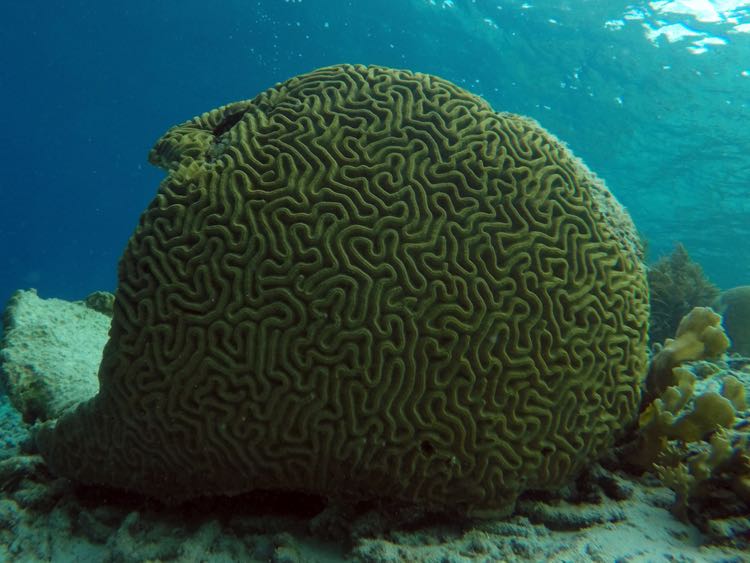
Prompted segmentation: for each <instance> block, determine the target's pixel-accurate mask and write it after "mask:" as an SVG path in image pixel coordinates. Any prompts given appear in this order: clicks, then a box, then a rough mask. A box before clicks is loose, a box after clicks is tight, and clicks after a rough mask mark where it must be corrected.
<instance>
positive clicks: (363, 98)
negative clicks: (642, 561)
mask: <svg viewBox="0 0 750 563" xmlns="http://www.w3.org/2000/svg"><path fill="white" fill-rule="evenodd" d="M150 159H151V162H153V163H155V164H157V165H159V166H161V167H163V168H164V169H165V170H166V171H167V172H168V175H167V177H166V179H165V180H164V181H163V183H162V184H161V186H160V188H159V191H158V194H157V196H156V197H155V198H154V200H153V201H152V203H151V204H150V205H149V207H148V208H147V209H146V211H145V212H144V213H143V215H142V217H141V220H140V223H139V225H138V227H137V228H136V230H135V233H134V234H133V236H132V238H131V240H130V242H129V244H128V246H127V248H126V249H125V252H124V254H123V256H122V259H121V262H120V267H119V286H118V288H117V293H116V299H115V304H114V318H113V322H112V329H111V332H110V340H109V342H108V344H107V346H106V348H105V352H104V358H103V361H102V364H101V366H100V371H99V378H100V382H101V388H100V391H99V394H98V395H97V396H96V397H95V398H94V399H92V400H90V401H89V402H86V403H84V404H82V405H80V406H79V407H78V408H77V410H75V411H73V412H71V413H69V414H67V415H65V416H63V417H62V418H61V419H59V420H58V421H57V423H56V424H55V423H54V422H47V423H45V425H43V426H42V428H41V430H40V431H39V433H38V435H37V443H38V446H39V448H40V450H41V452H42V453H43V455H44V457H45V458H46V460H47V461H48V463H49V465H50V467H51V468H52V469H53V470H54V471H55V472H57V473H59V474H62V475H66V476H69V477H72V478H74V479H77V480H79V481H83V482H90V483H99V484H105V485H111V486H115V487H119V488H124V489H128V490H133V491H140V492H143V493H146V494H149V495H153V496H157V497H161V498H170V499H184V498H187V497H193V496H197V495H206V494H235V493H240V492H243V491H248V490H253V489H284V490H291V491H306V492H312V493H317V494H323V495H327V496H329V497H339V498H343V499H369V498H374V497H379V498H384V499H389V500H392V501H399V502H408V503H417V504H418V505H420V506H422V507H434V508H441V507H446V506H450V507H453V509H454V510H455V509H463V510H467V511H474V512H476V513H480V512H492V513H507V512H508V511H509V510H511V509H512V507H513V503H514V500H515V499H516V497H517V495H518V494H519V493H520V492H521V491H523V490H526V489H549V488H555V487H558V486H559V485H560V484H562V483H564V482H566V481H567V480H569V479H570V478H571V477H572V476H574V475H575V474H576V473H577V472H578V471H579V470H580V469H581V468H582V467H584V465H586V464H587V463H589V462H591V461H592V460H593V459H594V458H595V457H596V456H598V455H599V454H600V453H601V452H602V451H603V450H606V448H607V447H608V446H610V445H611V444H612V442H613V440H614V439H615V437H616V435H617V434H618V433H620V431H621V429H623V427H624V426H626V425H628V424H630V423H631V422H633V420H634V419H635V417H636V416H637V412H638V402H639V382H640V380H641V378H642V377H643V375H644V373H645V370H646V331H647V320H648V292H647V289H646V276H645V270H644V267H643V264H642V256H641V250H640V247H639V243H638V242H637V237H636V235H635V230H634V229H633V226H632V224H631V222H630V219H629V218H628V217H627V215H626V214H625V212H624V210H623V209H622V208H621V207H620V205H619V204H618V203H617V202H616V201H615V200H614V198H613V197H612V196H611V195H610V193H609V192H608V191H607V189H606V187H605V186H604V184H603V183H602V182H601V181H600V180H598V179H597V178H596V177H595V176H594V175H593V174H592V173H591V172H590V171H589V170H588V169H587V168H586V167H585V166H584V165H583V163H582V162H580V161H579V160H577V159H576V158H575V157H573V156H572V155H571V153H570V152H569V151H568V150H567V149H566V147H565V146H564V145H563V144H562V143H561V142H559V141H558V140H556V139H555V138H554V137H553V136H552V135H550V134H549V133H547V132H546V131H545V130H544V129H542V128H541V127H540V126H539V125H538V124H536V123H535V122H533V121H531V120H529V119H526V118H523V117H520V116H517V115H512V114H507V113H496V112H494V111H493V110H492V108H490V107H489V106H488V104H487V103H486V102H485V101H483V100H482V99H480V98H478V97H476V96H474V95H472V94H470V93H468V92H466V91H464V90H462V89H461V88H458V87H457V86H455V85H453V84H451V83H450V82H447V81H445V80H442V79H440V78H437V77H435V76H429V75H424V74H415V73H411V72H406V71H399V70H392V69H387V68H381V67H365V66H348V65H344V66H336V67H330V68H323V69H320V70H317V71H314V72H311V73H309V74H305V75H301V76H298V77H295V78H292V79H290V80H288V81H287V82H284V83H282V84H278V85H276V86H275V87H273V88H271V89H269V90H267V91H265V92H263V93H261V94H260V95H258V96H257V97H256V98H254V99H252V100H249V101H242V102H238V103H234V104H230V105H228V106H224V107H221V108H219V109H215V110H213V111H210V112H208V113H205V114H203V115H201V116H200V117H196V118H195V119H192V120H191V121H188V122H186V123H183V124H181V125H178V126H176V127H174V128H172V129H171V130H169V131H168V132H167V133H166V134H165V135H164V136H163V137H162V138H161V139H160V140H159V141H158V142H157V143H156V146H155V147H154V149H153V150H152V152H151V155H150Z"/></svg>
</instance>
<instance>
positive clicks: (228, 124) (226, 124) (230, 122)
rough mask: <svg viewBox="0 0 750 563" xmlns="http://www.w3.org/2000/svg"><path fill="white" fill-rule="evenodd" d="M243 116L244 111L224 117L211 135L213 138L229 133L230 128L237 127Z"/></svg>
mask: <svg viewBox="0 0 750 563" xmlns="http://www.w3.org/2000/svg"><path fill="white" fill-rule="evenodd" d="M244 115H245V112H244V111H240V112H237V113H235V114H232V115H228V116H226V117H225V118H224V119H223V120H222V121H221V123H219V124H218V125H217V126H216V127H214V129H213V131H212V133H213V134H214V136H215V137H221V136H222V135H223V134H224V133H226V132H227V131H229V130H230V129H231V128H232V127H234V126H235V125H237V123H239V121H240V120H241V119H242V117H243V116H244Z"/></svg>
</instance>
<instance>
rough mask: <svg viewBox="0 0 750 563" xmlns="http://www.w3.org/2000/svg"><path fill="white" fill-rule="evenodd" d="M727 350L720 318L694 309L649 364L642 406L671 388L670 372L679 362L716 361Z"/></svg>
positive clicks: (705, 308) (674, 380) (700, 308)
mask: <svg viewBox="0 0 750 563" xmlns="http://www.w3.org/2000/svg"><path fill="white" fill-rule="evenodd" d="M727 348H729V338H727V335H726V334H725V333H724V329H723V328H722V327H721V316H720V315H718V314H717V313H715V312H714V311H713V310H712V309H710V308H709V307H695V308H694V309H693V310H692V311H690V313H688V314H687V315H685V317H683V319H682V321H680V326H679V327H678V328H677V334H676V335H675V338H673V339H672V338H668V339H667V340H666V342H665V343H664V347H663V348H662V349H661V350H660V351H659V353H657V354H656V355H655V356H654V358H653V359H652V360H651V365H650V366H649V370H648V375H647V376H646V391H647V395H646V402H650V400H652V399H653V398H654V397H656V396H658V395H659V394H660V393H662V392H663V391H664V390H665V389H667V387H670V386H672V385H674V384H675V382H676V379H675V376H674V374H673V373H672V371H673V369H674V368H675V367H676V366H678V365H679V364H680V363H682V362H686V361H692V360H703V359H710V358H716V357H718V356H720V355H721V354H723V353H724V352H726V350H727Z"/></svg>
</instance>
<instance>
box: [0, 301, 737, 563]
mask: <svg viewBox="0 0 750 563" xmlns="http://www.w3.org/2000/svg"><path fill="white" fill-rule="evenodd" d="M45 302H47V301H45ZM50 303H51V304H52V305H55V303H57V301H56V300H49V302H47V304H48V305H49V304H50ZM59 303H61V304H62V303H65V302H59ZM45 315H46V313H40V314H39V318H36V319H32V320H31V321H29V322H32V323H33V322H38V323H40V325H39V326H43V327H44V328H43V329H39V330H32V331H30V332H29V334H31V335H33V336H31V337H30V340H29V341H28V342H27V343H25V344H24V345H23V346H22V347H21V349H22V350H25V352H24V353H25V354H28V364H27V365H28V366H29V369H32V370H33V369H37V370H38V369H40V367H39V366H43V365H48V364H45V362H47V361H48V360H49V358H50V357H52V358H54V357H65V358H66V364H68V365H69V366H72V367H73V368H74V369H75V366H76V365H77V364H76V362H75V361H72V360H71V355H72V356H74V359H75V358H78V359H79V360H81V361H83V359H86V358H88V361H89V362H93V363H94V364H96V362H98V358H100V355H101V348H100V346H101V341H102V337H103V335H102V334H101V333H100V332H101V328H95V329H94V328H92V329H91V330H90V332H86V331H85V330H81V331H79V332H78V333H77V338H76V340H75V342H76V345H75V346H76V349H75V350H70V349H68V350H66V349H65V347H66V346H67V347H68V348H70V347H71V343H70V342H71V340H69V339H66V338H65V337H64V336H61V335H63V334H64V333H65V331H66V330H67V332H68V333H70V330H69V326H70V325H69V323H67V322H66V319H65V318H64V315H58V316H56V317H55V316H52V317H49V316H46V317H45ZM56 325H59V326H56ZM66 327H68V328H66ZM40 358H41V360H40ZM16 360H17V359H16ZM22 363H23V359H22ZM78 365H80V364H78ZM47 375H50V374H47ZM93 376H94V375H92V377H93ZM748 378H750V374H748ZM0 437H2V440H0V487H1V488H2V492H1V496H0V561H21V562H27V561H29V562H33V561H80V562H88V561H91V562H94V561H96V562H103V561H113V562H140V561H180V562H183V561H184V562H199V561H217V562H229V561H277V562H281V561H289V562H291V561H343V560H356V561H435V562H450V561H601V562H612V561H618V562H641V561H672V562H687V561H750V553H748V552H743V551H742V550H740V549H737V548H734V547H730V546H727V545H723V546H722V545H718V544H717V543H716V542H715V541H714V540H713V539H712V538H709V537H708V536H706V535H704V534H702V533H701V532H700V531H699V530H698V529H697V528H696V527H694V526H692V525H690V524H686V523H682V522H680V521H678V520H677V519H676V518H675V517H674V516H673V515H672V514H671V513H670V511H669V508H670V506H671V505H672V503H673V500H674V493H673V492H672V491H671V490H669V489H667V488H665V487H663V486H660V483H659V482H658V481H657V480H656V478H655V477H653V476H651V475H648V474H646V475H644V476H642V477H634V476H629V475H627V474H626V473H624V472H621V471H618V470H617V469H616V467H612V466H611V464H610V465H609V468H608V469H607V468H604V467H602V466H600V465H598V464H597V465H595V466H593V467H592V469H591V471H590V472H588V473H587V475H586V476H584V477H582V478H581V479H579V484H578V485H577V486H571V487H570V488H569V489H568V490H567V491H566V492H565V493H564V494H563V495H562V496H563V497H565V498H567V499H568V500H564V498H561V497H560V496H558V497H557V498H555V497H554V496H553V495H549V494H546V495H540V494H537V495H526V496H525V497H522V499H521V500H520V501H519V503H518V507H517V510H516V513H515V514H514V515H513V516H512V517H510V518H507V519H505V520H470V519H461V518H457V517H449V516H442V517H438V516H434V515H433V516H429V515H420V514H416V513H410V512H409V511H404V510H401V511H389V510H388V509H383V508H378V507H374V506H370V507H367V506H363V507H358V508H357V509H356V510H354V509H345V508H343V507H336V506H328V507H326V506H325V503H324V502H323V501H322V500H321V499H316V498H306V497H302V496H298V495H292V494H286V495H246V496H242V497H236V498H233V499H212V500H203V501H194V502H191V503H188V504H185V505H182V506H178V507H166V506H162V505H160V504H158V503H156V502H154V501H151V500H149V499H145V498H141V497H137V496H134V495H130V494H127V493H122V492H115V491H106V490H102V489H98V488H92V487H83V486H80V485H75V484H73V483H71V482H69V481H67V480H65V479H60V478H55V477H54V476H52V475H50V474H49V473H48V471H47V469H46V467H45V465H44V462H43V461H42V459H41V458H40V457H39V456H37V455H34V454H33V447H32V446H30V440H29V427H28V426H27V425H26V424H24V422H23V421H22V420H21V417H20V415H19V413H18V412H17V411H16V410H15V409H14V408H13V406H11V405H10V403H9V400H8V397H7V396H6V394H5V393H3V394H2V396H0ZM569 501H570V502H569Z"/></svg>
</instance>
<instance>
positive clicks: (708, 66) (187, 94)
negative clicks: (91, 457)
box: [0, 0, 750, 302]
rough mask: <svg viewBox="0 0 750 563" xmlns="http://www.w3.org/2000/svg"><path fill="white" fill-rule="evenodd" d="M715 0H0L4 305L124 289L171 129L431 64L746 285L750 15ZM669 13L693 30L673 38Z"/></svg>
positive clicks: (658, 245) (661, 239) (718, 278)
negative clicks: (231, 108)
mask: <svg viewBox="0 0 750 563" xmlns="http://www.w3.org/2000/svg"><path fill="white" fill-rule="evenodd" d="M667 4H669V5H667ZM704 4H705V5H707V6H708V7H711V6H713V7H716V6H719V4H721V5H722V6H723V7H724V8H725V10H726V11H724V12H721V11H719V12H716V13H714V14H711V13H703V14H698V15H696V14H692V15H691V14H687V13H675V9H673V10H672V12H669V11H666V10H665V8H666V9H670V6H671V8H675V6H676V11H677V12H679V11H680V3H679V2H672V3H667V2H661V3H659V2H654V3H651V4H649V3H645V2H634V3H629V2H622V1H600V0H599V1H585V0H579V1H568V2H560V1H557V2H551V1H529V2H528V3H523V2H517V1H509V0H503V1H498V0H494V1H480V0H478V1H475V2H472V1H470V0H454V1H453V2H450V1H443V0H435V1H434V2H430V1H425V0H379V1H378V0H369V1H365V0H357V1H352V2H346V1H340V0H316V1H313V0H298V1H283V0H273V1H272V0H266V1H260V2H251V1H246V0H227V1H222V2H215V3H214V2H196V1H195V0H180V1H173V0H169V1H167V0H163V1H154V0H149V1H142V0H141V1H138V0H136V1H132V2H122V3H115V2H102V1H101V0H97V1H93V0H83V1H77V2H73V1H65V2H61V1H53V0H46V1H34V0H27V1H25V2H3V3H2V7H1V8H0V28H1V29H0V31H1V32H0V57H1V58H2V60H1V61H0V62H1V64H0V100H1V101H2V107H3V111H2V112H0V128H1V130H2V135H1V137H0V138H1V140H0V143H2V146H1V149H2V152H1V153H0V154H2V161H1V162H2V170H1V171H2V173H1V174H0V264H2V266H1V267H2V270H0V272H1V275H0V301H3V302H4V301H5V300H6V299H7V298H8V296H9V295H10V294H11V292H12V291H13V290H15V289H18V288H28V287H35V288H37V289H38V290H39V293H40V294H41V295H42V296H43V297H62V298H66V299H77V298H81V297H83V296H85V295H86V294H88V293H89V292H92V291H94V290H99V289H107V290H113V289H114V288H115V285H116V265H117V260H118V258H119V255H120V253H121V251H122V249H123V248H124V245H125V242H126V241H127V239H128V237H129V236H130V234H131V232H132V230H133V228H134V227H135V225H136V224H137V221H138V217H139V214H140V212H141V211H142V210H143V209H144V208H145V206H146V205H147V204H148V202H149V201H150V200H151V198H152V197H153V195H154V193H155V191H156V188H157V185H158V183H159V181H160V179H161V178H162V175H163V173H162V172H161V171H159V170H157V169H155V168H153V167H151V166H150V165H149V164H148V163H147V162H146V155H147V153H148V150H149V149H150V147H151V145H152V143H153V142H154V141H156V139H157V138H158V137H159V136H160V135H161V134H162V133H163V132H164V131H165V130H166V129H167V128H169V127H170V126H172V125H174V124H177V123H179V122H182V121H185V120H187V119H189V118H191V117H192V116H194V115H196V114H199V113H202V112H203V111H206V110H209V109H212V108H214V107H217V106H219V105H223V104H225V103H228V102H231V101H234V100H239V99H246V98H252V97H254V96H255V95H256V94H257V93H259V92H260V91H262V90H264V89H265V88H267V87H269V86H271V85H273V84H274V83H276V82H278V81H282V80H285V79H287V78H289V77H291V76H293V75H295V74H299V73H303V72H307V71H310V70H312V69H315V68H317V67H321V66H325V65H330V64H335V63H343V62H347V63H372V64H379V65H386V66H393V67H400V68H408V69H411V70H415V71H422V72H428V73H434V74H437V75H440V76H442V77H444V78H447V79H450V80H452V81H454V82H456V83H458V84H460V85H462V86H464V87H466V88H468V89H470V90H472V91H474V92H476V93H478V94H481V95H483V96H484V97H486V98H487V99H488V100H489V102H490V103H491V104H492V105H493V106H494V107H495V109H497V110H502V111H512V112H517V113H522V114H526V115H530V116H532V117H534V118H536V119H537V120H539V121H540V122H541V123H542V125H543V126H545V127H546V128H547V129H549V130H550V131H552V132H553V133H555V134H556V135H557V136H558V137H560V138H561V139H563V140H565V141H566V142H567V143H568V144H569V145H570V146H571V148H572V149H573V150H574V152H576V154H578V155H579V156H580V157H582V158H583V159H584V160H585V161H586V162H587V164H588V165H589V166H590V167H591V168H592V169H593V170H594V171H596V172H597V173H598V174H599V175H600V176H601V177H603V178H604V179H605V180H606V181H607V183H608V185H609V186H610V188H611V189H612V191H613V192H614V193H615V195H616V196H617V197H618V198H619V199H620V201H621V202H623V203H624V204H625V205H626V206H627V207H628V209H629V210H630V212H631V214H632V215H633V217H634V219H635V222H636V224H637V225H638V227H639V229H640V230H641V231H642V233H643V234H644V235H645V236H646V237H647V238H648V239H649V250H650V258H651V259H652V260H653V259H655V258H657V257H659V256H660V255H662V254H664V253H667V252H669V251H671V249H672V247H673V245H674V243H675V242H676V241H682V242H684V243H685V245H686V247H687V249H688V251H689V252H690V253H691V255H692V256H693V257H694V258H696V259H697V260H698V261H699V262H700V263H701V264H702V265H703V266H704V268H705V270H706V272H707V273H708V275H709V276H710V278H711V279H712V280H714V281H715V282H716V283H717V284H719V285H720V286H722V287H724V288H728V287H732V286H735V285H740V284H748V283H750V222H749V221H748V218H750V198H749V197H748V194H750V154H749V153H750V126H748V124H750V76H748V74H750V33H748V31H750V30H747V29H746V28H745V27H743V23H744V24H750V15H749V14H748V8H747V7H742V6H741V4H743V2H736V4H738V7H736V9H732V8H731V6H730V4H731V2H729V1H723V2H708V1H706V2H704ZM665 5H667V6H665ZM682 11H683V12H684V11H685V10H682ZM672 24H682V25H683V26H685V29H687V30H689V31H692V32H694V33H696V34H698V35H693V36H688V37H684V38H682V39H679V40H674V41H673V42H671V41H670V40H669V38H668V37H667V35H668V32H669V31H672V32H674V31H675V30H677V31H679V30H680V28H666V27H665V26H667V25H672ZM665 29H666V30H667V31H664V30H665ZM701 34H702V35H701ZM672 39H674V36H673V37H672ZM721 41H724V43H723V44H722V43H720V42H721ZM717 43H719V44H717ZM702 50H705V52H701V51H702Z"/></svg>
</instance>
